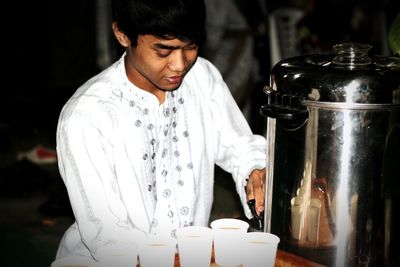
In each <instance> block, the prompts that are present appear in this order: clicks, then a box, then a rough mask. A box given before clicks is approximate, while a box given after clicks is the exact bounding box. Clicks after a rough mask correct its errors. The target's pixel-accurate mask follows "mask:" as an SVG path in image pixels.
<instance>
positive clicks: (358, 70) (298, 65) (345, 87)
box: [264, 43, 400, 105]
mask: <svg viewBox="0 0 400 267" xmlns="http://www.w3.org/2000/svg"><path fill="white" fill-rule="evenodd" d="M371 48H372V47H371V46H370V45H367V44H359V43H343V44H338V45H335V46H334V51H335V53H334V54H326V55H305V56H297V57H291V58H287V59H284V60H282V61H280V62H278V63H277V64H276V65H275V66H274V67H273V68H272V70H271V77H270V86H267V87H266V88H267V89H264V91H265V92H266V93H267V94H271V92H273V93H274V95H275V97H279V99H281V98H283V97H284V96H285V95H286V96H290V97H289V98H290V99H289V100H290V101H291V98H293V99H296V100H295V101H296V102H297V103H299V102H302V103H303V104H304V103H306V104H307V103H310V102H332V103H337V105H339V104H340V103H346V104H357V105H358V104H379V105H400V57H387V56H381V55H370V49H371Z"/></svg>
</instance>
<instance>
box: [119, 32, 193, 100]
mask: <svg viewBox="0 0 400 267" xmlns="http://www.w3.org/2000/svg"><path fill="white" fill-rule="evenodd" d="M197 55H198V46H197V45H196V44H193V43H188V42H183V41H181V40H179V39H171V40H166V39H160V38H158V37H155V36H154V35H141V36H139V38H138V42H137V46H136V47H132V46H128V47H127V56H126V59H125V63H126V64H125V65H126V72H127V75H128V79H129V80H130V81H131V82H133V83H134V84H135V85H136V86H138V87H139V88H141V89H143V90H146V91H148V92H150V93H153V94H155V95H156V96H157V95H158V94H164V91H171V90H174V89H176V88H178V87H179V86H180V85H181V83H182V80H183V77H184V76H185V74H186V73H187V72H188V70H189V69H190V68H191V67H192V65H193V64H194V62H195V61H196V58H197Z"/></svg>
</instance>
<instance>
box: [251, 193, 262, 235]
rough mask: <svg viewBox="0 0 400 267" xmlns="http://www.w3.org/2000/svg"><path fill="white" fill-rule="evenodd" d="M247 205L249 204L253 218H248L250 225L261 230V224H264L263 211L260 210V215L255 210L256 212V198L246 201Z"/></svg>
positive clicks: (256, 229)
mask: <svg viewBox="0 0 400 267" xmlns="http://www.w3.org/2000/svg"><path fill="white" fill-rule="evenodd" d="M247 205H249V207H250V210H251V213H252V214H253V218H252V219H250V224H251V227H252V228H253V229H254V230H255V231H262V230H263V225H264V212H260V215H258V214H257V212H256V200H255V199H250V200H249V201H248V202H247Z"/></svg>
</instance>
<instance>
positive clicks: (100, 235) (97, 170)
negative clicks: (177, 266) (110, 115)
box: [57, 112, 142, 266]
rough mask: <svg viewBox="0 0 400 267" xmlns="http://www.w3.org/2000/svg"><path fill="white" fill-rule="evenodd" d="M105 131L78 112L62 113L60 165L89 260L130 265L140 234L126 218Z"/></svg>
mask: <svg viewBox="0 0 400 267" xmlns="http://www.w3.org/2000/svg"><path fill="white" fill-rule="evenodd" d="M102 123H104V124H106V123H108V122H107V121H103V122H102ZM106 134H107V133H105V132H101V130H100V129H99V128H98V127H96V125H95V123H93V121H92V119H90V118H88V117H85V116H84V115H82V114H79V113H77V112H75V113H73V114H68V119H67V120H65V117H63V118H62V121H61V123H60V124H59V128H58V135H57V153H58V157H59V169H60V173H61V176H62V178H63V180H64V183H65V186H66V188H67V190H68V194H69V198H70V202H71V206H72V209H73V211H74V215H75V219H76V225H77V227H78V230H79V233H80V236H81V239H82V240H81V242H83V243H84V245H85V246H86V247H87V248H88V249H89V251H90V253H91V255H92V256H93V258H94V259H95V260H97V261H98V262H99V264H100V265H104V266H106V264H107V262H108V261H110V260H111V262H118V261H120V263H119V265H116V266H134V264H133V263H135V262H136V257H137V256H136V251H137V249H136V242H135V241H136V240H137V239H138V238H139V236H141V234H142V233H141V232H140V231H139V230H137V229H135V228H134V226H132V224H130V223H129V221H128V214H127V211H126V208H125V206H124V204H123V202H122V201H121V195H120V190H119V187H118V181H117V177H116V175H115V172H114V170H113V162H112V160H111V158H112V157H111V155H112V146H111V144H110V143H109V140H107V138H106V137H105V136H104V135H106ZM70 245H71V246H72V245H73V244H70ZM66 246H68V244H66Z"/></svg>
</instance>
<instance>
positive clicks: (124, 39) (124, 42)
mask: <svg viewBox="0 0 400 267" xmlns="http://www.w3.org/2000/svg"><path fill="white" fill-rule="evenodd" d="M111 26H112V29H113V32H114V36H115V38H117V40H118V42H119V43H120V45H122V46H123V47H128V46H130V45H131V41H130V40H129V38H128V36H126V34H125V33H123V32H121V31H120V30H119V28H118V24H117V23H116V22H113V23H112V24H111Z"/></svg>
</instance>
